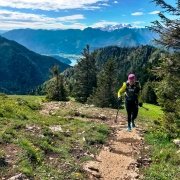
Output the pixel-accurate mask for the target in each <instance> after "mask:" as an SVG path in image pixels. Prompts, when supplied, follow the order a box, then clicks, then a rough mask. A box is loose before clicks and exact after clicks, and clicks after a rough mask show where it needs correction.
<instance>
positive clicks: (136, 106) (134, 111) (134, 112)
mask: <svg viewBox="0 0 180 180" xmlns="http://www.w3.org/2000/svg"><path fill="white" fill-rule="evenodd" d="M137 115H138V103H135V104H134V107H133V111H132V127H135V123H134V121H135V119H136V118H137Z"/></svg>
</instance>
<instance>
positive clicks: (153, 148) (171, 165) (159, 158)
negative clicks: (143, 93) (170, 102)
mask: <svg viewBox="0 0 180 180" xmlns="http://www.w3.org/2000/svg"><path fill="white" fill-rule="evenodd" d="M144 107H146V108H148V109H149V110H148V111H147V110H145V109H143V108H140V109H139V117H138V119H137V121H139V123H140V124H141V126H142V127H144V128H145V129H146V130H147V132H146V133H145V134H144V137H145V143H146V144H147V145H149V146H150V150H146V152H145V153H146V154H148V155H149V156H150V157H151V159H152V163H151V164H150V167H148V168H147V167H146V168H142V169H141V171H142V173H143V174H144V179H145V180H178V179H179V177H180V166H179V164H180V153H177V151H178V148H177V147H176V145H175V144H174V143H173V142H172V139H170V138H169V135H168V134H167V132H166V131H165V129H164V128H163V126H162V124H163V123H162V121H163V120H162V118H163V112H162V110H161V108H160V107H159V106H155V105H151V104H144Z"/></svg>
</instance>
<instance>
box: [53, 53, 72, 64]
mask: <svg viewBox="0 0 180 180" xmlns="http://www.w3.org/2000/svg"><path fill="white" fill-rule="evenodd" d="M51 57H53V58H55V59H57V60H59V61H60V62H62V63H64V64H68V65H70V64H71V63H72V62H71V60H70V59H68V58H64V57H61V56H58V55H51Z"/></svg>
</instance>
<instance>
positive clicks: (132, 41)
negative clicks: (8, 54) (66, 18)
mask: <svg viewBox="0 0 180 180" xmlns="http://www.w3.org/2000/svg"><path fill="white" fill-rule="evenodd" d="M154 36H156V35H155V34H154V33H152V32H151V31H150V30H149V29H147V28H141V29H138V28H127V27H125V28H120V29H117V30H114V31H110V32H109V31H104V30H100V29H93V28H86V29H84V30H79V29H68V30H32V29H18V30H12V31H8V32H6V33H4V34H3V37H5V38H7V39H10V40H14V41H16V42H18V43H20V44H22V45H23V46H25V47H27V48H29V49H31V50H33V51H35V52H37V53H40V54H59V53H66V54H80V53H81V52H82V49H83V48H84V47H85V46H86V45H87V44H89V45H90V47H91V49H92V50H94V49H97V48H101V47H105V46H110V45H117V46H120V47H133V46H138V45H146V44H152V39H153V38H154Z"/></svg>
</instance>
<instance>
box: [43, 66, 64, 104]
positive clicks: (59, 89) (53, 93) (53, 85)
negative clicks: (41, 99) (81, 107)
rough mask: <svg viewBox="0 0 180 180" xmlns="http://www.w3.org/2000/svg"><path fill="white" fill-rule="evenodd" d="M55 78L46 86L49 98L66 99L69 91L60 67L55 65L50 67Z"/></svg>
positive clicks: (55, 99)
mask: <svg viewBox="0 0 180 180" xmlns="http://www.w3.org/2000/svg"><path fill="white" fill-rule="evenodd" d="M50 72H51V74H52V77H53V79H51V80H50V81H49V82H48V85H47V87H46V91H47V99H48V100H54V101H66V100H67V92H66V89H65V87H64V81H63V76H62V75H60V71H59V67H58V66H56V65H55V66H53V67H52V68H51V69H50Z"/></svg>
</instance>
